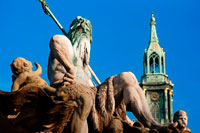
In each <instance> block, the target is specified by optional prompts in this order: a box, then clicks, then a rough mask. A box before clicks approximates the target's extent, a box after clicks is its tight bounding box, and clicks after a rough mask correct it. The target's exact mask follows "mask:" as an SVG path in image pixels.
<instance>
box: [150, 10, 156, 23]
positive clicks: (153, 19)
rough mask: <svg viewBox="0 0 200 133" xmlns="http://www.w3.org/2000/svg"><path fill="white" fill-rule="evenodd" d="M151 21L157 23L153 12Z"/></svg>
mask: <svg viewBox="0 0 200 133" xmlns="http://www.w3.org/2000/svg"><path fill="white" fill-rule="evenodd" d="M151 21H153V22H155V18H154V13H153V12H152V17H151Z"/></svg>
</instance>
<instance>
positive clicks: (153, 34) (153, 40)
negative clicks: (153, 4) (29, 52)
mask: <svg viewBox="0 0 200 133" xmlns="http://www.w3.org/2000/svg"><path fill="white" fill-rule="evenodd" d="M150 26H151V35H150V40H149V43H150V44H151V43H158V37H157V33H156V22H155V17H154V13H153V12H152V17H151V23H150Z"/></svg>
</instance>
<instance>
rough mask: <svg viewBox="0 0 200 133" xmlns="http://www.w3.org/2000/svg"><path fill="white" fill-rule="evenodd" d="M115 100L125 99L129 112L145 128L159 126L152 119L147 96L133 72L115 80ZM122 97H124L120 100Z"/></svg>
mask: <svg viewBox="0 0 200 133" xmlns="http://www.w3.org/2000/svg"><path fill="white" fill-rule="evenodd" d="M113 80H114V90H115V100H117V99H121V98H122V99H123V100H124V102H125V104H126V106H127V110H129V111H132V113H133V114H134V115H135V117H136V118H137V119H138V120H139V121H141V122H142V123H143V124H144V125H145V126H147V127H151V126H153V125H159V124H158V123H157V122H156V121H155V120H154V119H153V117H152V115H151V112H150V109H149V106H148V103H147V100H146V97H145V94H144V92H143V90H142V89H141V87H140V86H139V83H138V81H137V79H136V77H135V75H134V74H133V73H131V72H124V73H121V74H120V75H118V76H116V77H115V78H114V79H113ZM120 96H122V97H121V98H120Z"/></svg>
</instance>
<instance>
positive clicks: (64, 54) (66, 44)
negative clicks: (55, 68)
mask: <svg viewBox="0 0 200 133" xmlns="http://www.w3.org/2000/svg"><path fill="white" fill-rule="evenodd" d="M50 48H51V52H52V54H53V56H54V57H55V58H56V59H57V60H58V61H59V62H60V63H61V64H62V65H63V66H64V68H65V69H66V71H67V72H69V73H70V74H71V75H73V76H74V75H75V68H74V65H73V62H72V57H73V53H74V52H73V48H72V44H71V42H70V40H69V39H68V38H67V37H66V36H64V35H55V36H53V37H52V38H51V41H50Z"/></svg>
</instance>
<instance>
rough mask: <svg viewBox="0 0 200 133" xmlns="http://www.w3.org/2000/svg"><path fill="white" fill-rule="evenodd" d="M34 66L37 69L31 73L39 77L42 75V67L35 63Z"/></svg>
mask: <svg viewBox="0 0 200 133" xmlns="http://www.w3.org/2000/svg"><path fill="white" fill-rule="evenodd" d="M35 66H36V67H37V69H36V70H35V71H34V72H33V73H34V74H36V75H38V76H40V75H41V74H42V67H41V66H40V65H39V64H38V63H37V62H35Z"/></svg>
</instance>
